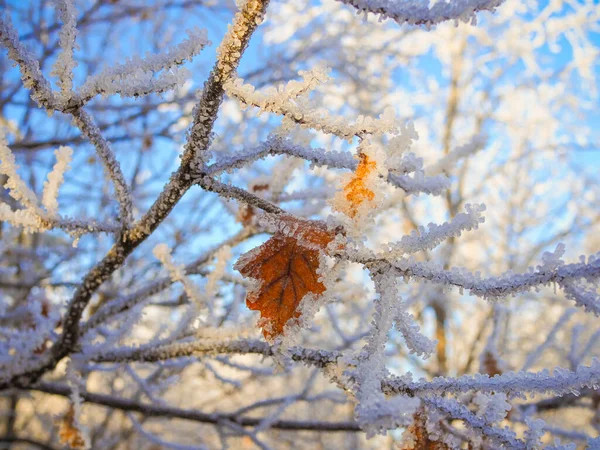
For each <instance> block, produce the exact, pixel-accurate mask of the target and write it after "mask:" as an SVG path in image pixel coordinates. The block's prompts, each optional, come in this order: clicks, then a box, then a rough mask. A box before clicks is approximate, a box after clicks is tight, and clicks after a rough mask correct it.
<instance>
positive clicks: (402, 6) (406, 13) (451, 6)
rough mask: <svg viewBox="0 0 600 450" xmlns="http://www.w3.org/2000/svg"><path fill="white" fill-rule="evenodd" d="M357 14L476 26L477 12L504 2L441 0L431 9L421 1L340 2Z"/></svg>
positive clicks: (349, 0) (416, 21)
mask: <svg viewBox="0 0 600 450" xmlns="http://www.w3.org/2000/svg"><path fill="white" fill-rule="evenodd" d="M338 1H339V2H342V3H344V4H346V5H350V6H353V7H354V8H356V9H357V10H358V12H359V13H360V12H365V13H373V14H376V15H378V16H380V17H381V18H384V19H392V20H394V21H396V22H398V23H399V24H404V23H408V24H410V25H425V26H427V27H430V26H431V25H436V24H438V23H441V22H445V21H447V20H454V21H456V22H458V21H459V20H460V21H463V22H469V21H471V22H472V23H473V24H475V23H476V13H478V12H480V11H492V12H493V11H494V10H495V9H496V8H497V7H498V6H500V5H501V4H502V3H504V0H448V1H446V0H440V1H438V2H436V3H434V4H433V6H431V7H429V4H428V3H426V2H422V1H420V0H338Z"/></svg>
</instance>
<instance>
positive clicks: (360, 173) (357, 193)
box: [344, 153, 377, 217]
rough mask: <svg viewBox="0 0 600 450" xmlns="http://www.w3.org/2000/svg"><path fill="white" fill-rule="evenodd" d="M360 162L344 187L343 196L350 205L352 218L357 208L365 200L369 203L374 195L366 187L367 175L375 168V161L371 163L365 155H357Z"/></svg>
mask: <svg viewBox="0 0 600 450" xmlns="http://www.w3.org/2000/svg"><path fill="white" fill-rule="evenodd" d="M359 158H360V161H359V162H358V166H357V167H356V170H355V171H354V177H353V178H352V179H351V180H350V182H349V183H348V184H347V185H346V186H344V195H345V196H346V200H347V201H348V202H349V203H350V209H349V216H350V217H354V216H356V214H357V213H358V207H359V206H360V204H361V203H362V202H364V201H365V200H367V201H371V200H373V198H374V197H375V193H374V192H373V191H372V190H371V189H369V188H368V187H367V179H368V177H369V175H370V174H371V173H372V172H373V171H374V170H375V168H376V167H377V165H376V163H375V161H372V160H371V159H370V158H369V157H368V156H367V155H366V154H364V153H360V154H359Z"/></svg>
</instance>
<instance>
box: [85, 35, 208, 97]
mask: <svg viewBox="0 0 600 450" xmlns="http://www.w3.org/2000/svg"><path fill="white" fill-rule="evenodd" d="M187 35H188V38H187V39H185V40H184V41H182V42H181V43H179V44H178V45H177V46H175V47H173V48H170V49H167V51H165V52H163V53H158V54H155V55H147V56H146V57H145V58H140V57H139V56H134V57H132V58H131V59H129V60H127V61H125V62H124V63H123V64H118V65H116V66H114V67H110V68H108V69H105V70H103V71H102V72H100V73H98V74H96V75H93V76H90V77H88V79H87V80H86V81H85V83H84V84H83V86H81V88H80V89H79V92H78V95H79V97H81V99H82V100H83V101H84V102H85V101H88V100H90V99H91V98H92V97H94V96H96V95H98V94H101V95H104V96H109V95H113V94H120V95H121V96H122V97H139V96H143V95H148V94H152V93H154V94H159V93H163V92H166V91H168V90H171V89H174V88H176V87H177V86H179V85H181V84H182V83H183V82H184V81H185V80H187V79H188V78H189V77H190V73H189V71H188V70H187V69H185V68H183V67H178V66H181V65H182V64H183V63H184V62H185V61H191V60H192V59H193V58H194V57H195V56H196V55H198V54H199V53H200V52H201V51H202V49H203V48H204V47H206V46H207V45H210V41H209V40H208V37H207V33H206V30H203V29H200V28H194V29H191V30H188V31H187ZM157 74H158V75H157Z"/></svg>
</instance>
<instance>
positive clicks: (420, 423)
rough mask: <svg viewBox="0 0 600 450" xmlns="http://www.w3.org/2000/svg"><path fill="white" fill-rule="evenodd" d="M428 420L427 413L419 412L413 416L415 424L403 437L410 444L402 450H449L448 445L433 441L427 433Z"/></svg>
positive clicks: (401, 448)
mask: <svg viewBox="0 0 600 450" xmlns="http://www.w3.org/2000/svg"><path fill="white" fill-rule="evenodd" d="M426 421H427V418H426V416H425V411H423V410H422V409H421V410H419V411H417V412H416V413H415V414H414V416H413V423H412V425H411V426H409V427H408V428H407V429H406V431H405V433H406V435H407V436H403V438H405V439H406V438H408V439H406V440H407V441H408V442H406V443H405V444H404V445H403V446H401V447H400V450H448V449H449V448H450V447H448V446H447V445H446V444H444V443H443V442H440V441H434V440H431V439H430V437H429V433H428V432H427V424H426Z"/></svg>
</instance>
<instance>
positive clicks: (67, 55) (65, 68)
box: [51, 0, 77, 103]
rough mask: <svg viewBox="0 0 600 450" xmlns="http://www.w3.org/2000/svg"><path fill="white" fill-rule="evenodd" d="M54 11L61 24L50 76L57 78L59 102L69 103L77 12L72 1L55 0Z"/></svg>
mask: <svg viewBox="0 0 600 450" xmlns="http://www.w3.org/2000/svg"><path fill="white" fill-rule="evenodd" d="M54 3H55V5H56V10H57V12H58V16H59V17H60V20H61V22H62V23H63V25H62V27H61V29H60V31H59V44H60V47H61V50H60V51H59V54H58V58H57V59H56V62H55V63H54V66H53V68H52V72H51V75H54V76H57V77H58V86H59V87H60V94H59V101H61V102H62V103H66V102H68V101H69V99H70V98H71V95H72V90H73V69H75V67H77V62H75V59H74V58H73V52H74V51H75V49H76V48H77V44H76V43H75V38H76V36H77V11H76V9H75V5H74V4H73V1H72V0H55V1H54Z"/></svg>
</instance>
